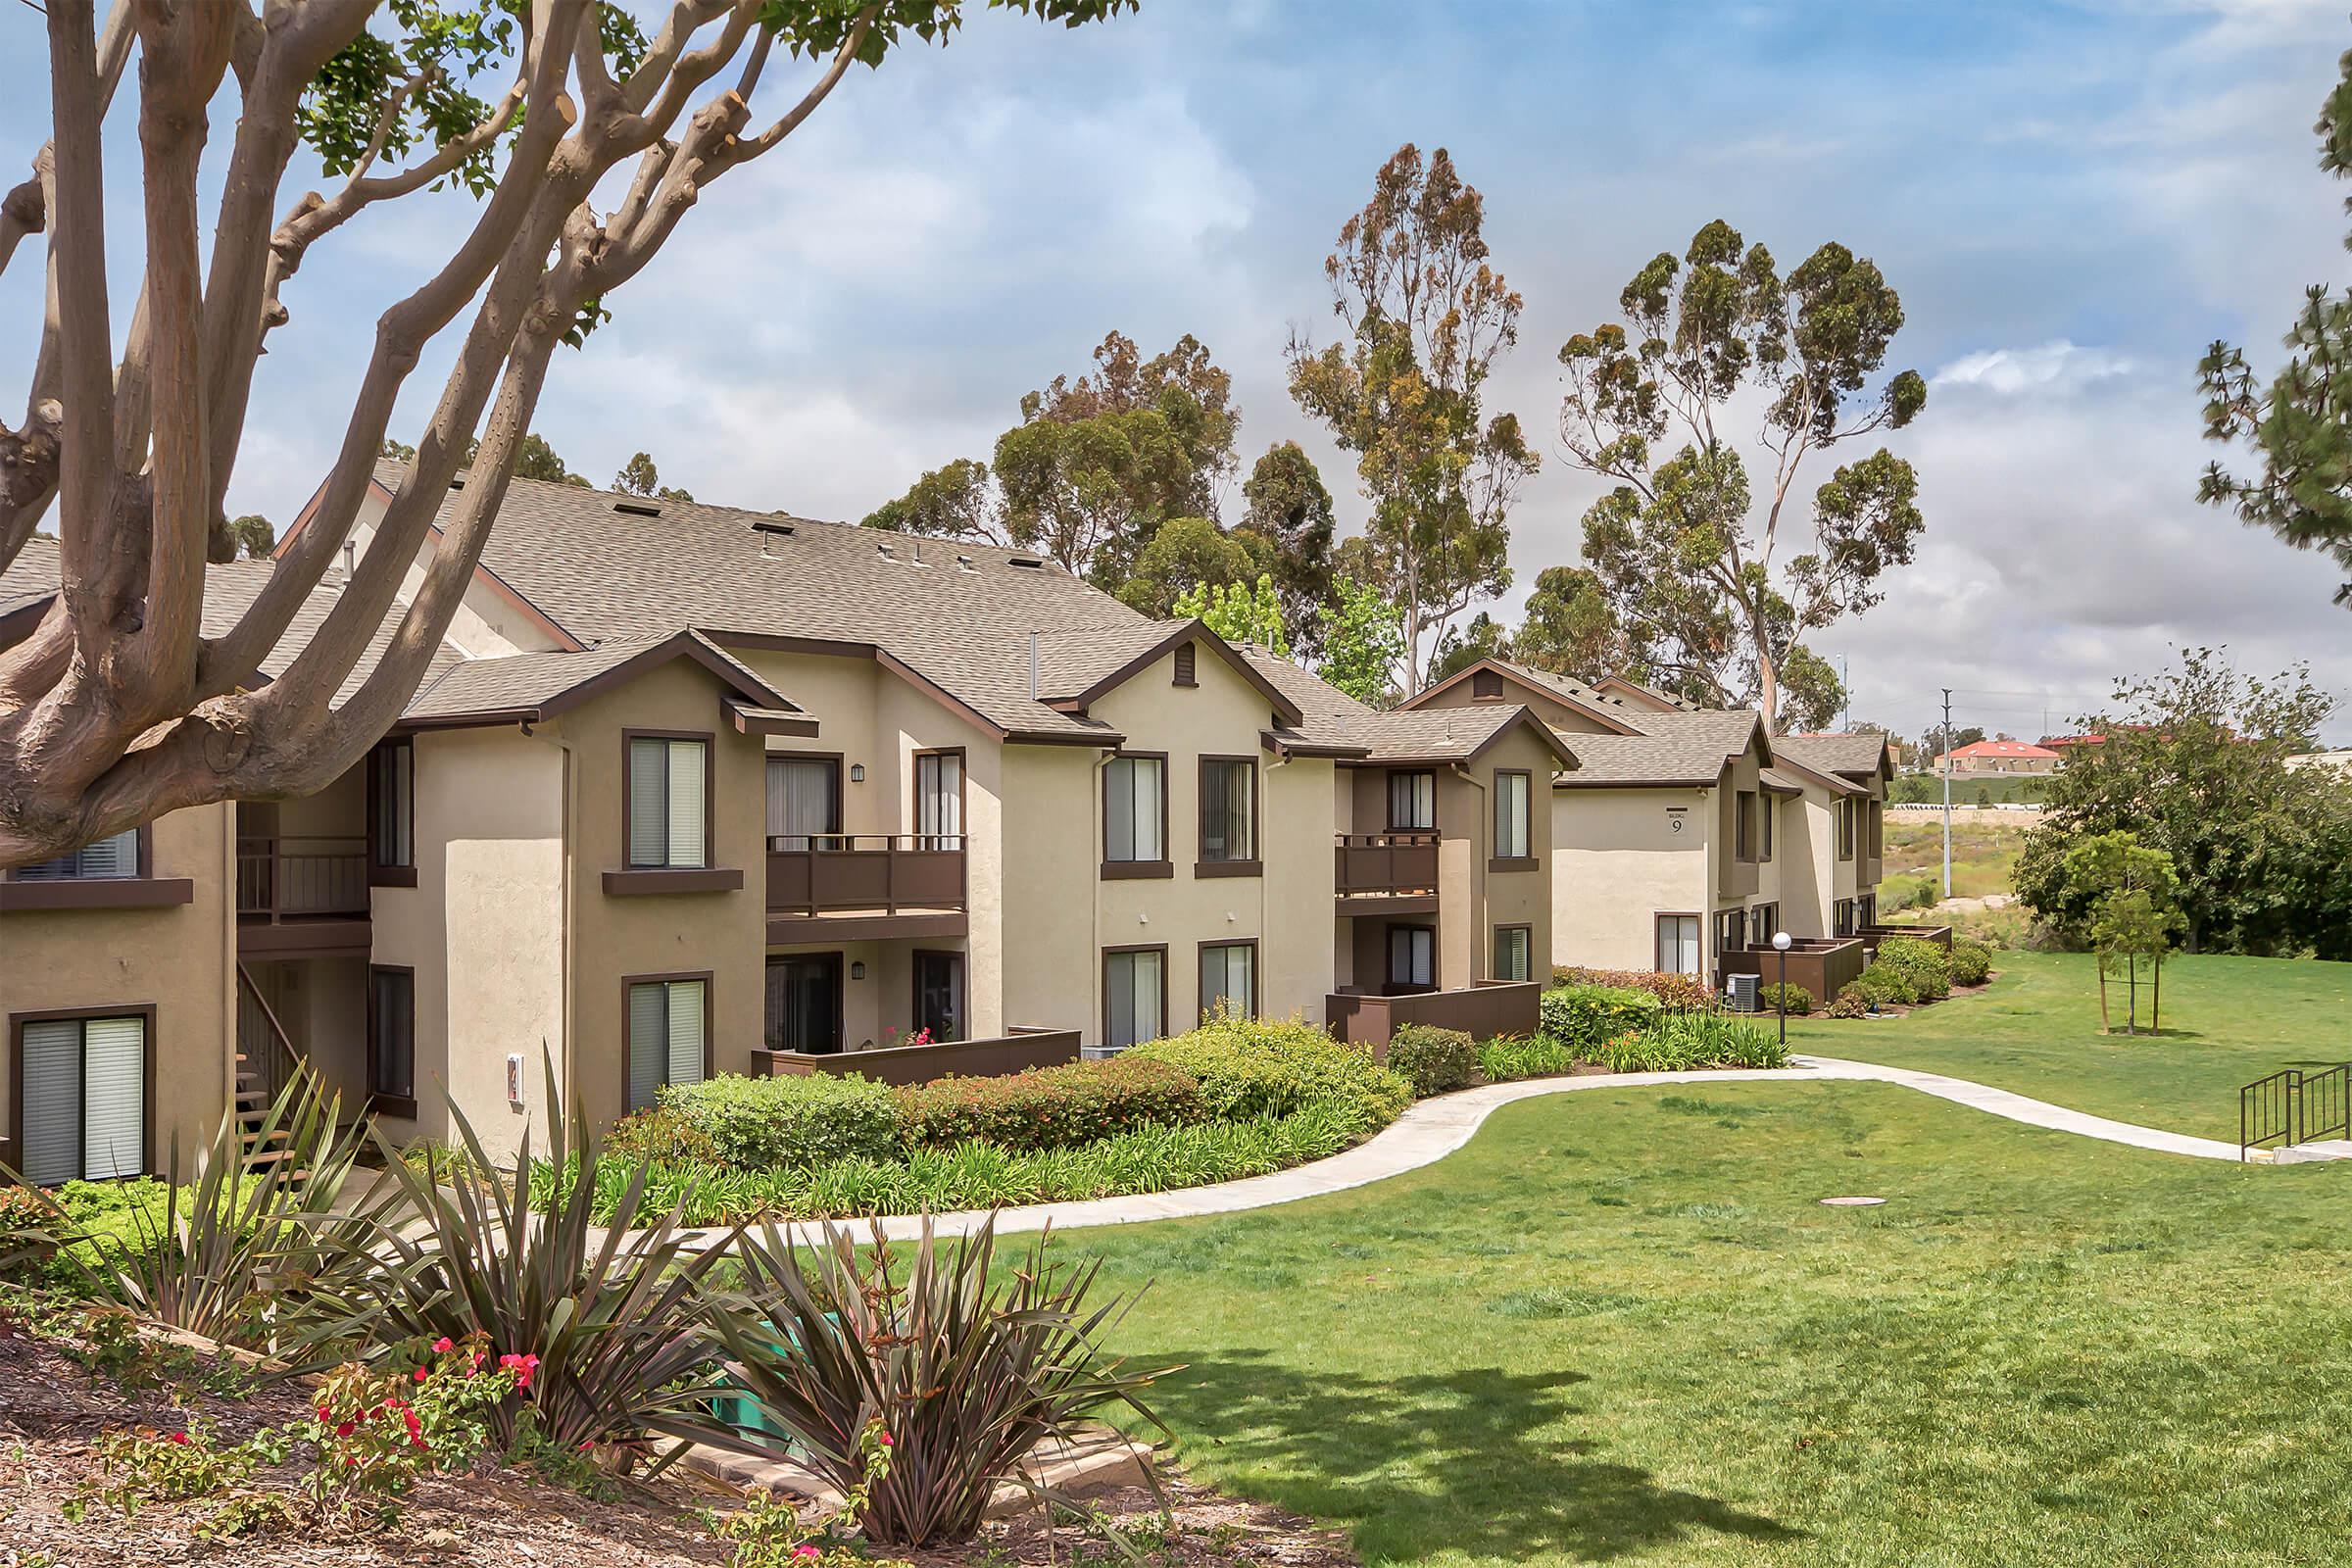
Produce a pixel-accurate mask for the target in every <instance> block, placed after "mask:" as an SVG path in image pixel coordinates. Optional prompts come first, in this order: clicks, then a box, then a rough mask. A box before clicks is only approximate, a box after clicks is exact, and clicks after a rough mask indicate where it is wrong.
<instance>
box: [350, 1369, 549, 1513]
mask: <svg viewBox="0 0 2352 1568" xmlns="http://www.w3.org/2000/svg"><path fill="white" fill-rule="evenodd" d="M428 1355H429V1357H430V1358H429V1359H426V1360H424V1361H422V1362H420V1363H419V1364H417V1366H415V1367H414V1368H413V1369H411V1370H408V1371H405V1372H404V1371H402V1370H400V1363H399V1362H398V1361H393V1362H391V1363H389V1364H388V1365H378V1366H372V1367H371V1366H368V1365H366V1364H364V1363H361V1362H356V1361H355V1362H351V1363H348V1364H346V1365H344V1366H340V1367H337V1368H336V1369H335V1370H334V1371H333V1372H331V1373H329V1374H327V1377H326V1381H325V1382H324V1383H322V1384H320V1385H319V1404H318V1431H317V1432H316V1433H314V1434H312V1435H311V1440H312V1441H313V1442H314V1443H316V1444H317V1445H318V1446H319V1463H318V1465H317V1466H316V1467H315V1468H314V1469H313V1470H312V1472H311V1475H310V1478H309V1480H308V1481H307V1483H306V1484H305V1486H304V1495H305V1496H306V1497H307V1498H308V1499H309V1501H310V1503H311V1505H312V1508H313V1511H314V1513H315V1514H316V1515H317V1516H318V1517H319V1518H322V1519H342V1518H348V1517H350V1516H351V1515H353V1514H356V1513H360V1512H364V1511H366V1509H365V1505H364V1504H363V1503H362V1501H361V1499H362V1498H363V1497H376V1498H388V1497H395V1496H398V1495H400V1494H402V1493H405V1492H407V1491H408V1490H409V1489H410V1488H411V1487H414V1486H415V1485H416V1484H417V1480H418V1479H419V1478H420V1477H422V1476H424V1475H426V1474H428V1473H430V1472H432V1471H435V1470H462V1469H464V1468H466V1466H468V1465H470V1464H472V1463H473V1460H474V1456H475V1455H476V1454H478V1453H480V1452H481V1451H482V1449H483V1448H484V1447H486V1446H488V1445H489V1442H490V1428H489V1413H490V1411H491V1410H492V1409H493V1408H495V1407H496V1406H497V1405H498V1404H499V1403H500V1402H501V1401H502V1400H504V1399H506V1398H507V1397H509V1396H510V1395H515V1394H519V1393H522V1392H523V1391H526V1390H528V1389H529V1388H530V1386H531V1374H532V1373H533V1372H535V1371H536V1370H538V1366H539V1357H538V1356H536V1355H532V1354H528V1353H520V1354H518V1353H515V1352H513V1351H510V1352H508V1353H506V1354H504V1355H501V1356H499V1357H498V1360H497V1363H496V1365H495V1366H492V1365H487V1364H485V1363H486V1362H488V1360H489V1355H490V1349H489V1340H488V1338H487V1337H486V1336H483V1335H478V1334H476V1335H468V1336H467V1337H466V1339H464V1340H462V1341H461V1340H452V1339H449V1338H448V1337H446V1336H444V1337H443V1338H441V1339H438V1340H436V1341H434V1342H433V1345H432V1347H431V1349H430V1351H429V1352H428Z"/></svg>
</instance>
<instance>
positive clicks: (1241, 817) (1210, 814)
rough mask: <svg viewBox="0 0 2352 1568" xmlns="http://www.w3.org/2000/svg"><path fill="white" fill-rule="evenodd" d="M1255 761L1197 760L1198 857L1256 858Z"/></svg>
mask: <svg viewBox="0 0 2352 1568" xmlns="http://www.w3.org/2000/svg"><path fill="white" fill-rule="evenodd" d="M1256 805H1257V764H1256V763H1254V762H1248V761H1241V760H1231V759H1226V758H1214V757H1212V758H1204V759H1202V760H1201V859H1203V860H1219V861H1224V860H1254V859H1256V858H1257V823H1256V822H1255V821H1254V820H1253V818H1254V816H1255V808H1256Z"/></svg>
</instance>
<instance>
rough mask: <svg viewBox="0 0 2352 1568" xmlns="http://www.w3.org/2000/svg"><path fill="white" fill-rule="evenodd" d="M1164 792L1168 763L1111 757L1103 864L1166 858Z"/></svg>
mask: <svg viewBox="0 0 2352 1568" xmlns="http://www.w3.org/2000/svg"><path fill="white" fill-rule="evenodd" d="M1167 792H1168V761H1167V759H1166V758H1164V757H1114V758H1112V759H1111V760H1109V762H1107V763H1106V764H1104V766H1103V859H1104V860H1106V861H1114V862H1118V863H1122V864H1124V863H1130V862H1142V863H1151V862H1153V861H1158V860H1164V859H1166V858H1168V848H1167V843H1166V841H1165V837H1164V830H1165V829H1166V827H1167V798H1168V794H1167ZM1147 1038H1149V1037H1147Z"/></svg>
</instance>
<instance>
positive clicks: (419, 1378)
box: [417, 1366, 433, 1383]
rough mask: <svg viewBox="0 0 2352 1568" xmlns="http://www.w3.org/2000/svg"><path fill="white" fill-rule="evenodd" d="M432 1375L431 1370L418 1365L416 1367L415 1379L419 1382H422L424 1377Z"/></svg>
mask: <svg viewBox="0 0 2352 1568" xmlns="http://www.w3.org/2000/svg"><path fill="white" fill-rule="evenodd" d="M432 1375H433V1374H432V1372H431V1371H430V1369H428V1368H425V1367H421V1366H420V1367H418V1368H417V1382H419V1383H422V1382H423V1381H424V1380H425V1379H426V1378H429V1377H431V1376H432Z"/></svg>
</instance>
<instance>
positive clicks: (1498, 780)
mask: <svg viewBox="0 0 2352 1568" xmlns="http://www.w3.org/2000/svg"><path fill="white" fill-rule="evenodd" d="M1527 786H1528V775H1527V774H1525V773H1497V774H1495V857H1496V858H1499V859H1505V860H1524V859H1526V858H1528V856H1529V855H1530V854H1531V853H1532V852H1531V851H1530V850H1529V849H1528V834H1527Z"/></svg>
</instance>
